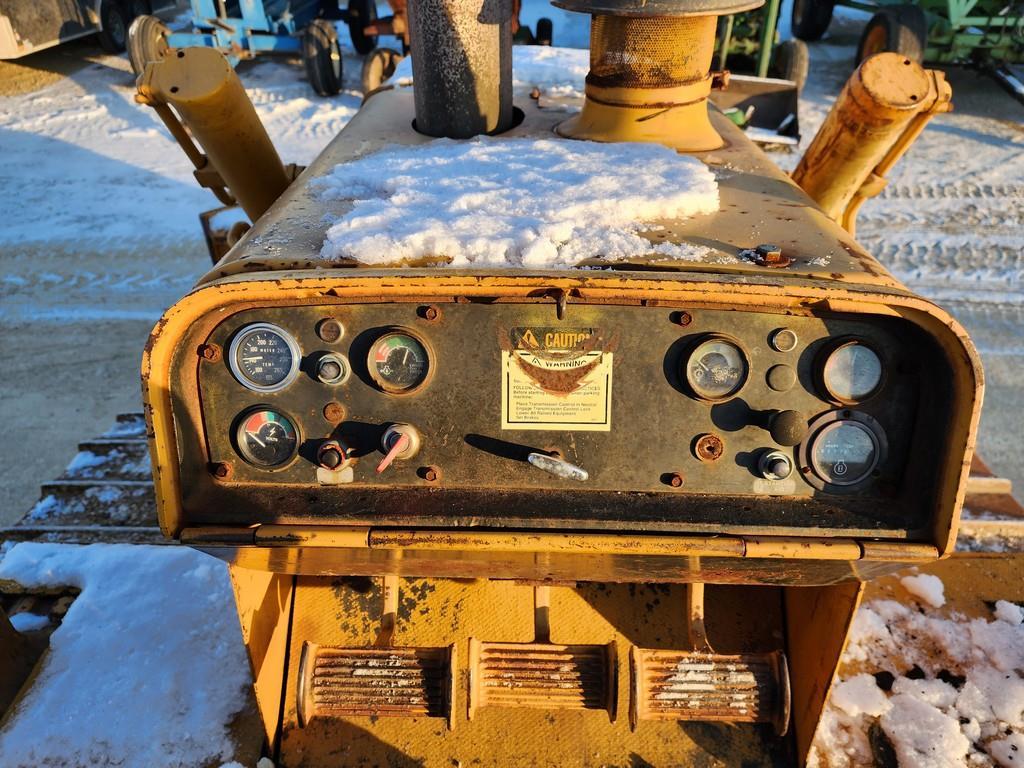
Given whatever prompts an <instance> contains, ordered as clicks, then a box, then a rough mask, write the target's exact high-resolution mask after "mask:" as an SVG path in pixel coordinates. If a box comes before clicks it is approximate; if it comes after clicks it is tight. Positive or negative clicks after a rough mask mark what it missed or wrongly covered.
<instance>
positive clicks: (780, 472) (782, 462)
mask: <svg viewBox="0 0 1024 768" xmlns="http://www.w3.org/2000/svg"><path fill="white" fill-rule="evenodd" d="M757 471H758V472H759V473H760V474H761V477H763V478H764V479H765V480H785V479H786V478H787V477H789V476H790V475H791V474H793V460H792V459H790V458H789V456H787V455H786V454H784V453H783V452H782V451H764V452H763V453H762V454H761V457H760V458H759V459H758V460H757Z"/></svg>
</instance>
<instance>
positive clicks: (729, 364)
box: [685, 337, 747, 400]
mask: <svg viewBox="0 0 1024 768" xmlns="http://www.w3.org/2000/svg"><path fill="white" fill-rule="evenodd" d="M685 377H686V383H687V384H689V385H690V389H691V390H692V391H693V393H694V394H695V395H696V396H697V397H699V398H701V399H703V400H724V399H725V398H727V397H730V396H732V395H734V394H736V392H738V391H739V390H740V388H741V387H742V386H743V384H744V382H746V380H747V359H746V357H744V355H743V350H741V349H740V348H739V346H738V345H737V344H734V343H733V342H731V341H728V340H726V339H723V338H719V337H712V338H710V339H707V340H706V341H703V342H701V343H700V344H698V345H697V348H696V349H694V350H693V352H691V353H690V356H689V357H688V358H687V359H686V370H685Z"/></svg>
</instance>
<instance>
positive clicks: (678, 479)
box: [668, 472, 684, 488]
mask: <svg viewBox="0 0 1024 768" xmlns="http://www.w3.org/2000/svg"><path fill="white" fill-rule="evenodd" d="M683 482H684V480H683V475H682V473H680V472H672V473H671V474H670V475H669V476H668V484H669V485H671V486H672V487H673V488H682V487H683Z"/></svg>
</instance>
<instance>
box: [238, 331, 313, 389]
mask: <svg viewBox="0 0 1024 768" xmlns="http://www.w3.org/2000/svg"><path fill="white" fill-rule="evenodd" d="M228 365H229V366H230V367H231V372H232V373H233V374H234V375H235V378H236V379H238V381H239V382H241V383H242V384H243V385H245V386H246V387H248V388H249V389H253V390H256V391H257V392H276V391H277V390H279V389H284V388H285V387H286V386H288V385H289V384H291V383H292V381H293V380H294V379H295V377H296V376H297V375H298V372H299V345H298V344H296V343H295V339H293V338H292V337H291V336H290V335H288V333H287V332H285V331H284V330H282V329H281V328H278V327H277V326H276V325H271V324H270V323H256V324H255V325H248V326H246V327H245V328H243V329H242V330H240V331H239V332H238V333H237V334H236V335H235V338H234V340H233V341H232V342H231V349H230V350H229V352H228Z"/></svg>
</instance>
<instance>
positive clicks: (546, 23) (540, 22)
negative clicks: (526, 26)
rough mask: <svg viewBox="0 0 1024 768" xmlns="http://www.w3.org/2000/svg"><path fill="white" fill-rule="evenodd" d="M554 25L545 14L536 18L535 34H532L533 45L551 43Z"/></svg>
mask: <svg viewBox="0 0 1024 768" xmlns="http://www.w3.org/2000/svg"><path fill="white" fill-rule="evenodd" d="M554 32H555V25H554V24H553V23H552V22H551V19H549V18H548V17H547V16H541V17H540V18H539V19H537V34H536V35H534V38H535V39H534V45H551V40H552V38H553V37H554Z"/></svg>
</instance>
